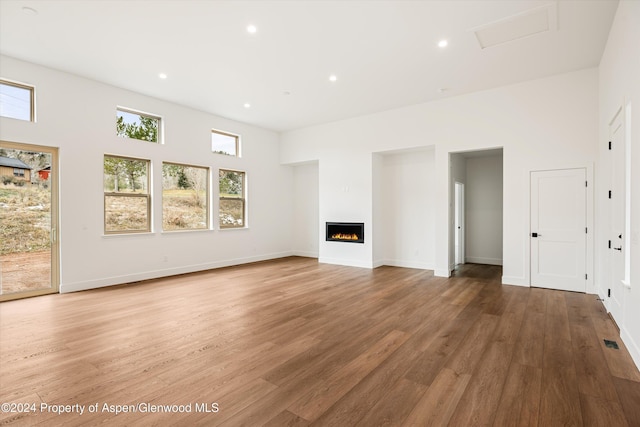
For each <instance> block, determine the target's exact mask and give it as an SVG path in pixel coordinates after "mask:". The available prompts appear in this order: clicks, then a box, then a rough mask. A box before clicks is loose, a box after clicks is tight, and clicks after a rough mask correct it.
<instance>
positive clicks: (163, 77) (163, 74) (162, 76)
mask: <svg viewBox="0 0 640 427" xmlns="http://www.w3.org/2000/svg"><path fill="white" fill-rule="evenodd" d="M158 77H160V78H161V79H162V80H164V79H166V78H167V77H168V76H167V75H166V74H165V73H160V74H158Z"/></svg>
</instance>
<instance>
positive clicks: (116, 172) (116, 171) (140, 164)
mask: <svg viewBox="0 0 640 427" xmlns="http://www.w3.org/2000/svg"><path fill="white" fill-rule="evenodd" d="M149 165H150V162H149V160H143V159H132V158H128V157H119V156H107V155H105V156H104V232H105V234H117V233H142V232H148V231H151V196H150V194H149Z"/></svg>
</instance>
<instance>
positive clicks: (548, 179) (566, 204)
mask: <svg viewBox="0 0 640 427" xmlns="http://www.w3.org/2000/svg"><path fill="white" fill-rule="evenodd" d="M585 183H586V170H585V169H563V170H552V171H536V172H532V173H531V230H530V232H531V234H530V241H531V286H536V287H542V288H551V289H560V290H565V291H575V292H585V291H586V253H587V252H586V249H587V238H586V222H587V209H586V206H587V205H586V202H587V194H586V193H587V192H586V185H585Z"/></svg>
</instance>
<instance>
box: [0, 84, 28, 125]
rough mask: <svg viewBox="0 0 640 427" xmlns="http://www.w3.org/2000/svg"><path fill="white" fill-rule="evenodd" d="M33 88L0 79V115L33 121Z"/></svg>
mask: <svg viewBox="0 0 640 427" xmlns="http://www.w3.org/2000/svg"><path fill="white" fill-rule="evenodd" d="M34 98H35V95H34V88H33V86H29V85H25V84H22V83H14V82H9V81H7V80H2V79H0V116H2V117H9V118H11V119H18V120H26V121H30V122H33V121H35V108H34V104H35V102H34Z"/></svg>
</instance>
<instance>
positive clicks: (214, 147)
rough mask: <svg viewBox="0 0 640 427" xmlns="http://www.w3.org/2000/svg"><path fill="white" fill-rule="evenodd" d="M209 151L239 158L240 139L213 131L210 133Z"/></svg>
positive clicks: (230, 134)
mask: <svg viewBox="0 0 640 427" xmlns="http://www.w3.org/2000/svg"><path fill="white" fill-rule="evenodd" d="M211 151H213V152H214V153H216V154H225V155H227V156H236V157H240V137H239V136H238V135H234V134H232V133H227V132H222V131H219V130H215V129H214V130H212V131H211Z"/></svg>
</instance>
